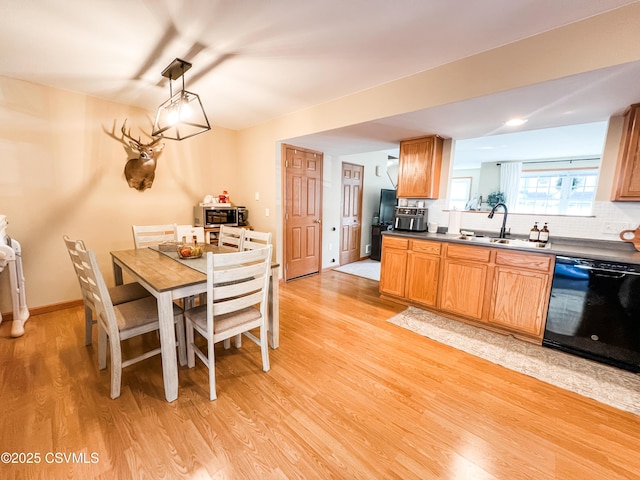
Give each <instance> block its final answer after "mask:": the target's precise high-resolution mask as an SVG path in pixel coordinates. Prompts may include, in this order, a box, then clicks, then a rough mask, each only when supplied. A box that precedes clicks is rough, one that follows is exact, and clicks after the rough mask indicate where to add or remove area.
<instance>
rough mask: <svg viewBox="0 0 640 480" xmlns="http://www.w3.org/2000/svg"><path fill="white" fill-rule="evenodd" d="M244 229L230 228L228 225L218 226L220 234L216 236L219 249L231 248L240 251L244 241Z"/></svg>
mask: <svg viewBox="0 0 640 480" xmlns="http://www.w3.org/2000/svg"><path fill="white" fill-rule="evenodd" d="M245 231H246V230H245V229H244V228H240V227H231V226H229V225H220V233H219V234H218V246H219V247H223V246H224V247H231V248H235V249H236V250H239V251H240V250H242V243H243V241H244V233H245Z"/></svg>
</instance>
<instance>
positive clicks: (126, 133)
mask: <svg viewBox="0 0 640 480" xmlns="http://www.w3.org/2000/svg"><path fill="white" fill-rule="evenodd" d="M126 125H127V119H126V118H125V119H124V122H123V123H122V128H121V129H120V130H121V131H122V140H124V139H125V138H128V139H129V140H131V141H132V142H134V143H135V144H136V145H137V146H138V147H142V146H143V145H142V142H141V140H140V137H138V139H137V140H136V139H135V138H133V137H132V136H131V129H129V131H126ZM160 140H162V137H158V138H156V139H154V140H153V142H151V143H148V144H146V145H145V146H146V147H152V146H154V145H155V144H156V143H158V142H159V141H160Z"/></svg>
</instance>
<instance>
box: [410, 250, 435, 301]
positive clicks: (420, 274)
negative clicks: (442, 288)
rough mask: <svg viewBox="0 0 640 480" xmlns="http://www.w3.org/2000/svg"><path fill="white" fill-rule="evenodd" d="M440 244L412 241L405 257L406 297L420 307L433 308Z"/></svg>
mask: <svg viewBox="0 0 640 480" xmlns="http://www.w3.org/2000/svg"><path fill="white" fill-rule="evenodd" d="M441 247H442V244H441V243H440V242H431V241H426V240H413V241H412V244H411V248H410V250H409V253H408V257H407V280H406V296H407V298H408V299H409V300H413V301H414V302H416V303H419V304H421V305H428V306H430V307H435V306H436V305H437V301H438V278H439V276H440V250H441Z"/></svg>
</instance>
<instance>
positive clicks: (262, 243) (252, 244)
mask: <svg viewBox="0 0 640 480" xmlns="http://www.w3.org/2000/svg"><path fill="white" fill-rule="evenodd" d="M267 245H271V232H256V231H255V230H246V229H245V231H244V241H243V243H242V249H243V250H255V249H257V248H264V247H266V246H267Z"/></svg>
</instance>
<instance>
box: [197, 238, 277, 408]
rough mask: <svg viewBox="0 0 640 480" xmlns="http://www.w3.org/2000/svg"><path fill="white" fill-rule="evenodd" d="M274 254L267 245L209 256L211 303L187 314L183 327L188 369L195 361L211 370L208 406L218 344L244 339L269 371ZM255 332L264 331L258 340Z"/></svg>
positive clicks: (213, 388)
mask: <svg viewBox="0 0 640 480" xmlns="http://www.w3.org/2000/svg"><path fill="white" fill-rule="evenodd" d="M271 249H272V247H271V245H268V246H266V247H264V248H261V249H257V250H249V251H244V252H233V253H225V254H213V253H211V252H207V301H206V304H205V305H201V306H198V307H195V308H192V309H189V310H186V311H185V322H186V330H187V331H186V334H187V364H188V365H189V367H194V366H195V357H196V355H197V356H198V358H199V359H200V360H202V362H203V363H204V364H205V365H206V366H207V368H208V369H209V398H210V400H215V399H216V372H215V354H214V346H215V344H216V343H218V342H221V341H229V339H231V338H232V337H235V336H238V335H241V334H244V335H245V336H247V338H249V339H250V340H251V341H253V342H254V343H256V344H258V345H260V350H261V352H262V369H263V370H264V371H265V372H267V371H269V368H270V367H269V346H268V339H267V308H268V304H267V301H268V300H267V294H268V287H269V273H270V272H269V270H270V268H271ZM256 328H259V329H260V333H259V337H256V336H255V335H254V334H253V333H252V332H250V330H253V329H256ZM194 331H197V332H198V333H199V334H200V335H201V336H202V337H204V338H205V339H206V341H207V353H206V354H205V353H204V352H203V351H202V350H200V348H199V347H198V346H197V345H196V344H195V341H194V340H195V335H194ZM236 345H237V344H236ZM225 348H226V345H225Z"/></svg>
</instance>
